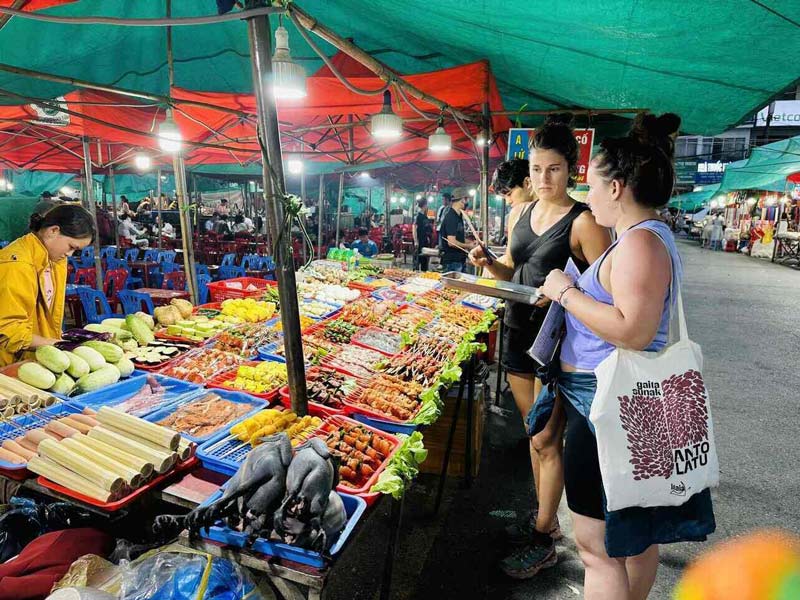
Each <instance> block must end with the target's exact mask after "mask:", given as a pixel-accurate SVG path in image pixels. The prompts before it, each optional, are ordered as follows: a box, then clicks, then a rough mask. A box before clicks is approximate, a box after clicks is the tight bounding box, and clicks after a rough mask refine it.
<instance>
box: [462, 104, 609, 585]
mask: <svg viewBox="0 0 800 600" xmlns="http://www.w3.org/2000/svg"><path fill="white" fill-rule="evenodd" d="M569 120H571V117H570V116H567V117H566V118H565V117H564V116H561V115H556V116H555V118H550V117H548V120H546V121H545V123H544V125H543V126H542V127H541V128H540V129H538V130H537V131H536V134H535V135H534V136H533V140H532V142H531V148H530V159H529V160H530V172H529V175H530V180H529V183H530V185H531V188H532V191H533V192H534V193H535V194H536V197H537V198H538V200H536V201H535V202H533V203H531V205H530V206H529V207H526V208H525V209H524V210H523V211H522V212H521V213H520V215H519V218H518V220H517V221H516V223H515V224H514V225H513V227H511V226H510V227H509V231H510V236H509V240H508V246H507V249H506V253H505V255H504V256H502V257H501V258H500V259H498V260H496V261H494V262H493V264H492V265H489V264H487V262H486V257H485V256H484V255H483V252H482V250H481V249H480V248H475V249H473V251H472V252H471V253H470V260H471V261H472V264H474V265H475V266H477V267H485V268H486V269H488V271H489V272H490V273H491V274H492V275H493V276H494V277H495V278H496V279H502V280H504V281H513V282H515V283H521V284H524V285H529V286H533V287H539V286H540V285H541V284H542V283H544V280H545V278H546V277H547V275H548V274H549V273H550V271H551V270H552V269H554V268H557V269H563V268H564V266H565V265H566V263H567V260H568V259H569V258H572V260H573V261H574V262H575V263H576V265H577V266H578V267H579V268H580V269H581V270H582V269H585V268H586V267H587V266H588V264H590V263H592V262H594V261H595V260H596V259H597V258H598V257H599V256H600V255H601V254H602V253H603V252H604V251H605V249H606V248H607V247H608V245H609V244H610V243H611V238H610V235H609V232H608V231H607V230H605V229H603V228H601V227H599V226H598V225H597V224H596V223H595V221H594V218H593V217H592V215H591V213H590V212H589V211H588V207H587V206H586V205H584V204H580V203H578V202H576V201H575V200H573V199H572V198H570V196H569V195H568V193H567V190H568V187H570V186H571V185H574V179H573V177H574V175H575V174H576V172H577V161H578V144H577V142H576V141H575V134H574V132H573V131H572V129H571V127H570V126H569V125H568V121H569ZM495 190H496V193H501V194H502V193H503V192H504V191H505V192H506V193H510V191H508V190H498V189H497V188H495ZM548 302H549V301H547V300H545V301H543V302H541V303H540V305H538V306H528V305H523V304H519V303H514V302H507V303H506V315H505V318H504V332H503V367H504V368H505V369H506V372H507V375H508V381H509V384H510V385H511V391H512V393H513V395H514V401H515V403H516V404H517V408H518V409H519V411H520V414H521V415H522V418H523V420H524V419H525V417H527V415H528V412H529V411H530V409H531V407H532V406H533V403H534V401H535V399H536V397H537V395H538V393H539V391H540V389H541V383H540V382H539V381H538V380H537V379H536V378H535V375H534V374H535V372H536V370H537V368H538V366H539V365H537V364H536V363H535V362H534V361H533V359H531V358H530V357H529V356H528V354H527V350H528V349H529V348H530V347H531V345H532V344H533V341H534V339H535V338H536V334H537V333H538V332H539V328H540V326H541V323H542V320H543V319H544V315H545V314H546V312H547V304H548ZM563 430H564V413H563V410H562V409H561V407H560V405H558V404H557V405H556V408H555V409H554V411H553V414H552V417H551V419H550V421H549V422H548V424H547V426H546V427H545V428H544V430H543V431H542V432H540V433H539V434H538V435H536V436H534V437H533V438H531V444H530V456H531V464H532V467H533V473H534V484H535V486H536V495H537V497H538V502H537V503H535V504H534V506H536V505H537V504H538V508H535V509H534V510H533V511H532V513H531V516H530V517H528V519H526V521H525V522H524V523H522V524H519V525H514V526H512V527H509V528H508V530H507V533H508V536H509V538H510V541H511V542H512V543H513V544H515V545H520V546H521V547H520V549H519V550H517V551H515V552H513V553H512V554H511V555H510V556H508V557H507V558H505V559H504V560H503V561H501V564H500V567H501V568H502V569H503V571H505V572H506V573H507V574H508V575H510V576H512V577H515V578H528V577H532V576H533V575H535V574H536V573H538V572H539V571H540V570H541V569H543V568H546V567H549V566H552V565H554V564H555V563H556V560H557V558H556V556H555V544H554V541H553V538H552V537H551V534H553V535H556V536H558V535H560V532H559V531H558V522H557V520H556V511H557V509H558V503H559V501H560V499H561V494H562V491H563V487H564V483H563V482H564V475H563V467H562V462H561V445H562V444H561V439H562V436H563Z"/></svg>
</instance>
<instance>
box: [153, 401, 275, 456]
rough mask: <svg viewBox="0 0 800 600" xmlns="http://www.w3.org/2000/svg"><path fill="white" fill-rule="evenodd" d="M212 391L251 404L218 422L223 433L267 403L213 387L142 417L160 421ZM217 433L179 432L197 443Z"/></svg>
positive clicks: (240, 402) (241, 402) (264, 406)
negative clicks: (240, 414) (199, 434)
mask: <svg viewBox="0 0 800 600" xmlns="http://www.w3.org/2000/svg"><path fill="white" fill-rule="evenodd" d="M212 393H213V394H217V395H218V396H220V397H221V398H223V399H224V400H230V401H231V402H237V403H239V404H250V405H251V406H252V409H251V410H249V411H248V412H246V413H245V414H243V415H242V416H241V417H239V418H238V419H234V420H233V421H230V422H228V423H221V424H220V426H221V429H222V431H223V432H224V433H225V434H227V433H228V429H229V428H230V427H231V426H233V425H235V424H236V423H238V422H239V421H242V420H244V419H246V418H248V417H251V416H253V415H254V414H256V413H257V412H258V411H260V410H261V409H262V408H266V406H267V404H268V403H267V402H265V401H264V400H260V399H259V398H255V397H253V396H251V395H250V394H245V393H243V392H229V391H227V390H218V389H213V390H206V391H205V392H204V393H203V392H201V393H199V394H196V395H194V396H189V397H185V398H184V399H183V400H181V401H180V402H174V403H173V404H171V405H170V406H168V407H166V408H164V409H162V410H158V411H156V412H152V413H150V414H149V415H147V416H146V417H144V419H145V420H146V421H152V422H153V423H156V422H158V421H160V420H162V419H165V418H167V417H168V416H170V415H171V414H172V413H174V412H175V411H176V410H178V408H180V407H181V406H184V405H186V404H188V403H189V402H192V401H194V400H197V399H199V398H201V397H202V396H204V395H205V394H212ZM219 433H220V432H218V431H217V432H214V433H210V434H209V435H205V436H202V437H197V436H194V435H189V434H188V433H181V435H182V436H183V437H185V438H187V439H189V440H192V441H193V442H196V443H198V444H199V443H201V442H205V441H207V440H210V439H212V438H213V437H214V436H216V435H218V434H219Z"/></svg>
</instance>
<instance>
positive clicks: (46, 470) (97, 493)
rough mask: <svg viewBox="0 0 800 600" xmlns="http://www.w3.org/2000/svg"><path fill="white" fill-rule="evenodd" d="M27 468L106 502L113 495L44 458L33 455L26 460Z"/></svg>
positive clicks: (59, 483)
mask: <svg viewBox="0 0 800 600" xmlns="http://www.w3.org/2000/svg"><path fill="white" fill-rule="evenodd" d="M28 469H29V470H31V471H33V472H34V473H36V474H38V475H41V476H42V477H46V478H47V479H49V480H50V481H53V482H55V483H57V484H58V485H62V486H64V487H65V488H69V489H71V490H73V491H75V492H78V493H79V494H83V495H84V496H88V497H89V498H94V499H95V500H99V501H100V502H108V501H109V500H111V498H112V497H113V494H112V493H111V492H109V491H108V490H104V489H103V488H101V487H99V486H97V485H94V484H93V483H91V482H90V481H88V480H86V479H85V478H83V477H81V476H80V475H78V474H76V473H73V472H72V471H70V470H69V469H65V468H64V467H62V466H61V465H59V464H58V463H55V462H53V461H51V460H48V459H46V458H41V457H39V456H34V457H33V458H32V459H30V460H29V461H28Z"/></svg>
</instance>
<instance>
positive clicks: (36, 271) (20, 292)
mask: <svg viewBox="0 0 800 600" xmlns="http://www.w3.org/2000/svg"><path fill="white" fill-rule="evenodd" d="M50 264H51V263H50V257H49V255H48V254H47V249H46V248H45V247H44V244H42V242H41V241H40V240H39V238H38V237H36V235H35V234H33V233H29V234H27V235H24V236H22V237H21V238H18V239H17V240H14V241H13V242H12V243H11V244H9V245H8V246H6V247H5V248H3V249H2V250H0V366H5V365H9V364H11V363H13V362H16V361H18V360H21V359H23V358H25V356H24V354H25V351H26V349H27V348H29V347H30V345H31V341H32V339H33V335H34V334H36V335H41V336H43V337H47V338H54V339H60V338H61V325H62V322H63V320H64V294H65V291H66V285H67V259H64V260H61V261H59V262H56V263H52V267H51V269H52V271H51V272H52V278H53V287H54V295H53V308H52V309H50V307H48V306H47V302H46V301H45V296H44V271H45V270H46V269H47V266H48V265H50Z"/></svg>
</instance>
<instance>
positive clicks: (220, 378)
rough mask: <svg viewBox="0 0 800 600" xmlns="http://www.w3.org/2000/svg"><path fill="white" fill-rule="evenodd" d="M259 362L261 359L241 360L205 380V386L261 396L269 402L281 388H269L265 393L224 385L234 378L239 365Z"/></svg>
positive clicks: (251, 365) (252, 364)
mask: <svg viewBox="0 0 800 600" xmlns="http://www.w3.org/2000/svg"><path fill="white" fill-rule="evenodd" d="M261 362H262V361H255V360H249V361H246V362H243V363H242V364H241V365H239V366H238V367H233V368H231V369H227V370H225V371H223V372H222V373H220V374H219V375H217V376H216V377H214V378H212V379H211V381H209V382H207V383H206V387H207V388H214V389H219V390H228V391H229V392H242V393H243V394H247V395H249V396H255V397H256V398H261V399H262V400H267V401H270V402H271V401H272V400H274V399H275V398H276V397H277V396H278V391H279V390H280V389H281V388H275V389H274V390H271V391H269V392H267V393H265V394H256V393H254V392H249V391H247V390H238V389H236V388H233V387H229V386H226V385H225V383H227V382H229V381H233V380H234V379H236V373H237V372H238V371H239V367H242V366H248V367H255V366H257V365H259V364H261Z"/></svg>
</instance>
